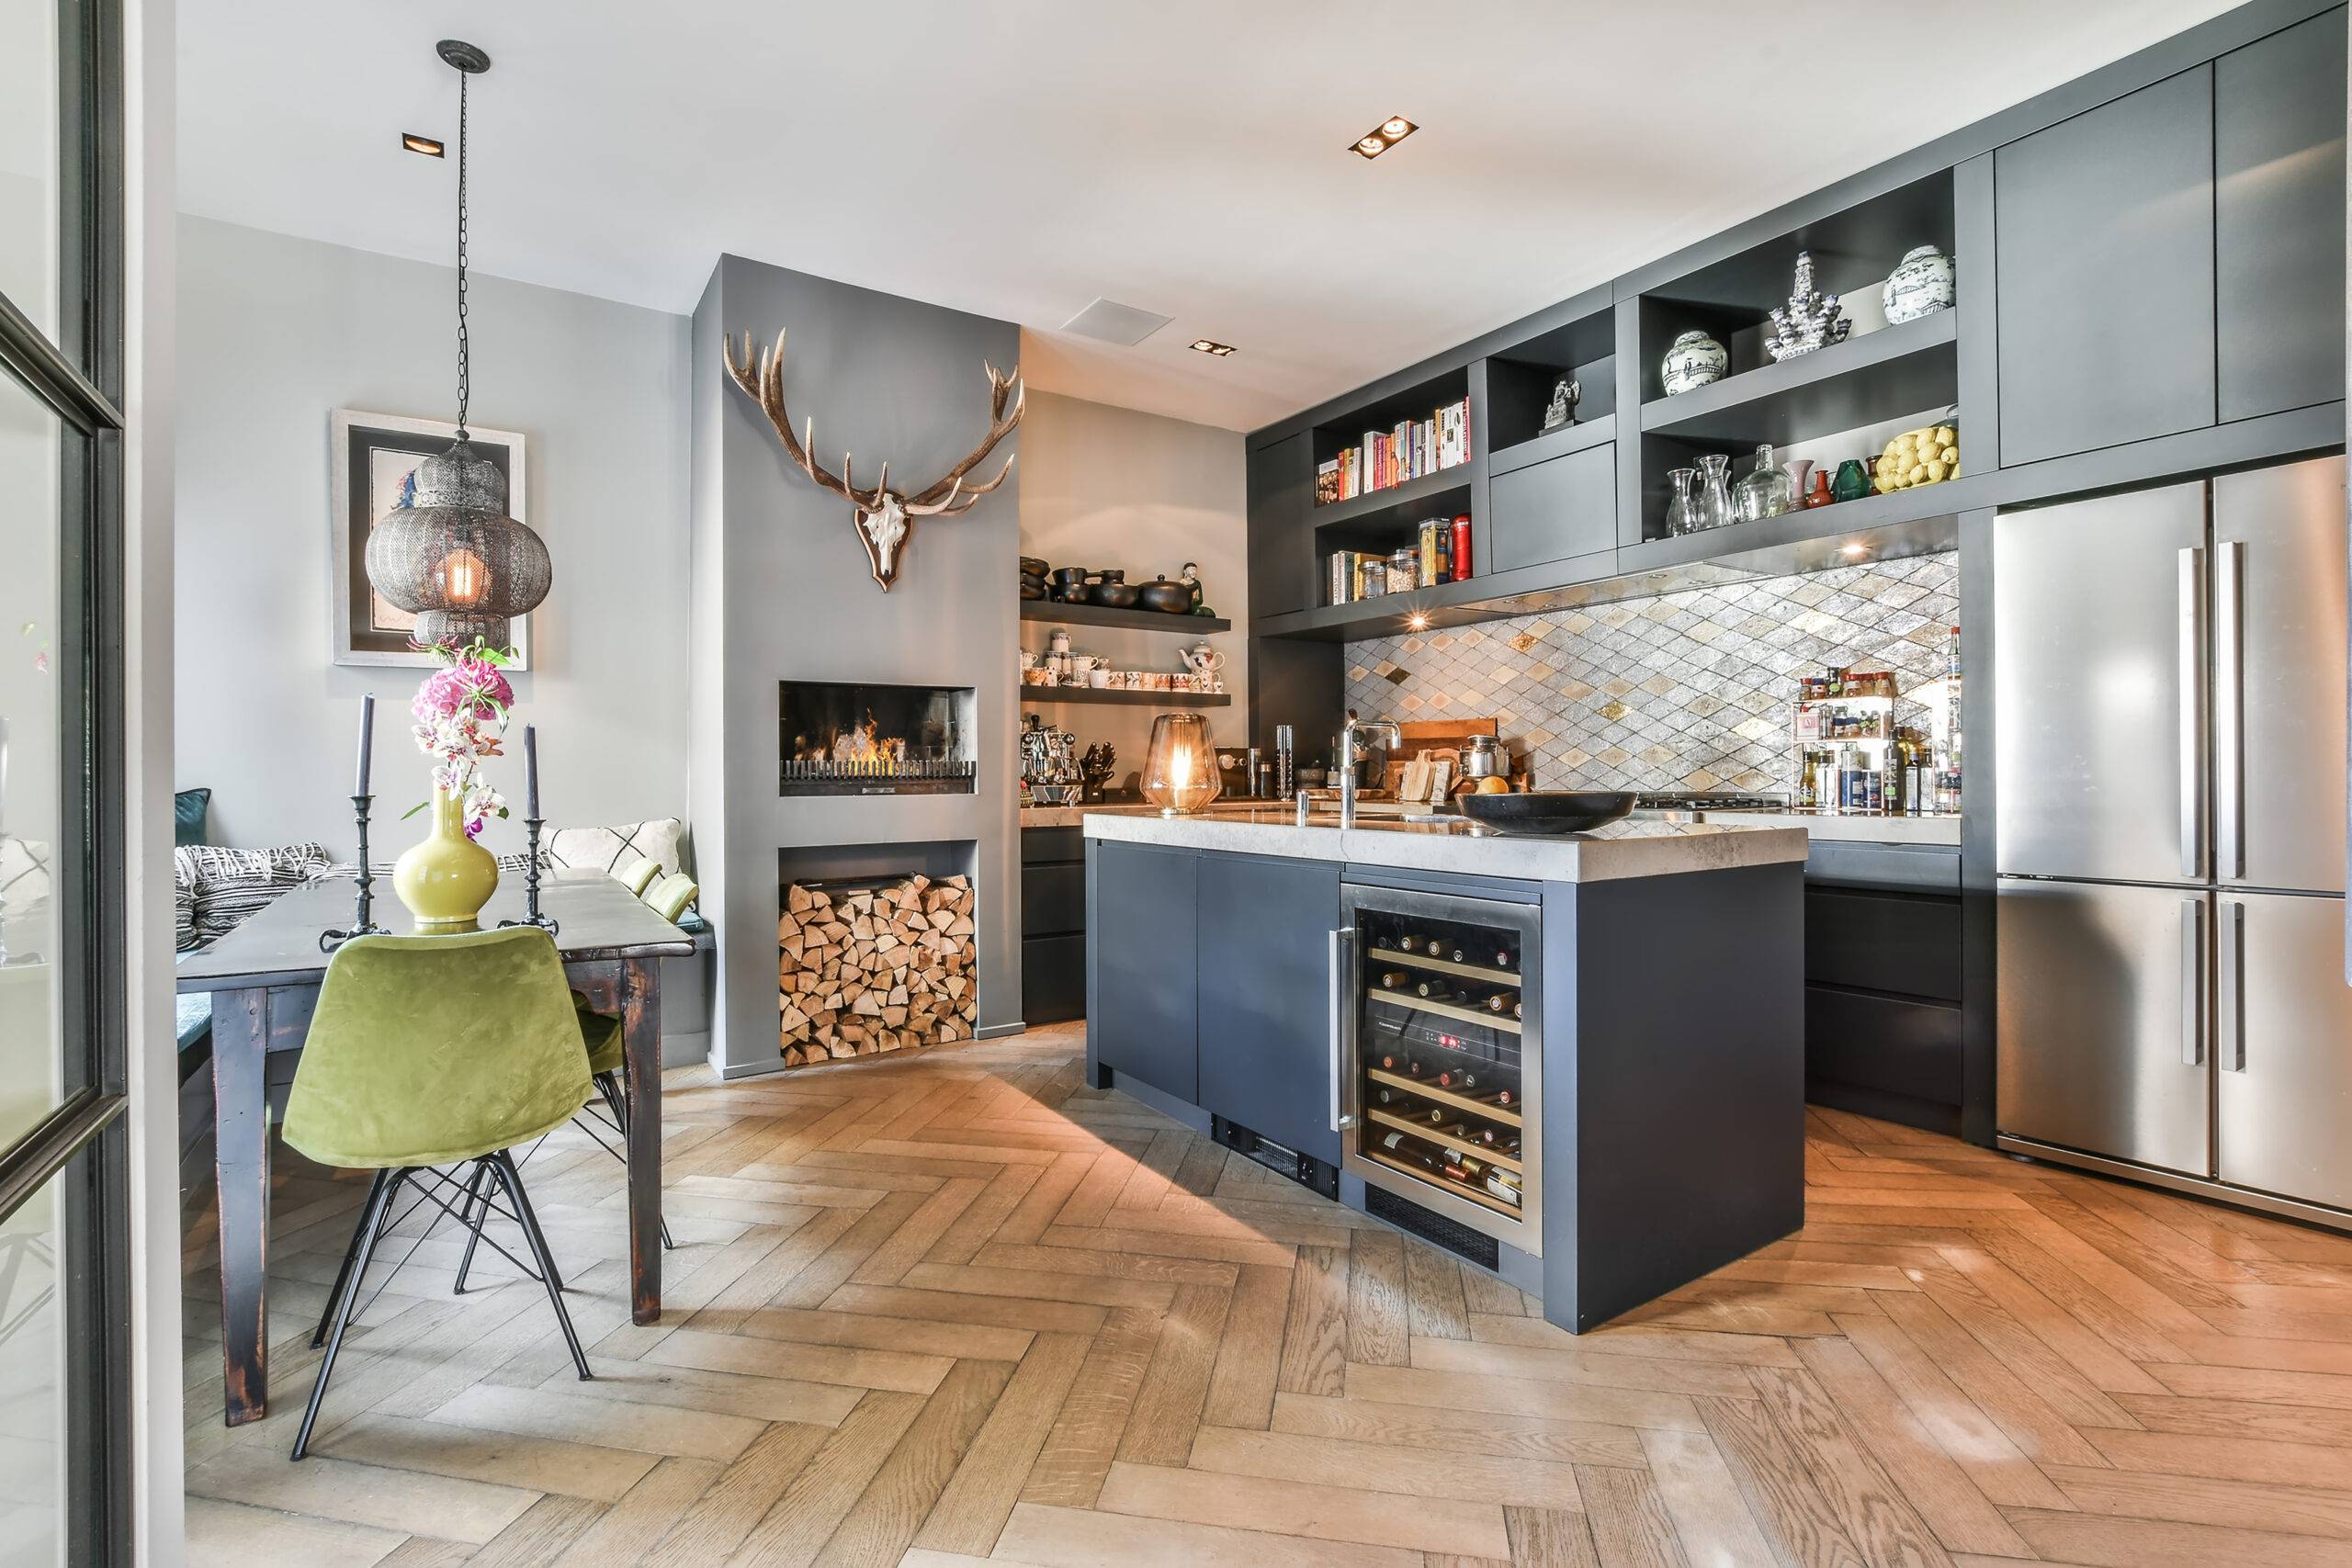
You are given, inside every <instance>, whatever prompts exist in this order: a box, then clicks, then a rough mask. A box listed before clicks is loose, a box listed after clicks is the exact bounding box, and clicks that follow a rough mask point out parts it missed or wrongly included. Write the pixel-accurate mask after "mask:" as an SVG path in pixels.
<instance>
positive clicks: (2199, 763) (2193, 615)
mask: <svg viewBox="0 0 2352 1568" xmlns="http://www.w3.org/2000/svg"><path fill="white" fill-rule="evenodd" d="M2204 632H2205V551H2204V549H2203V548H2202V547H2199V546H2195V545H2191V546H2188V547H2186V548H2184V549H2183V550H2182V551H2181V552H2180V674H2179V689H2180V874H2181V875H2183V876H2185V877H2190V878H2198V879H2201V878H2202V877H2203V876H2204V874H2205V701H2204V692H2205V648H2204V643H2205V637H2204Z"/></svg>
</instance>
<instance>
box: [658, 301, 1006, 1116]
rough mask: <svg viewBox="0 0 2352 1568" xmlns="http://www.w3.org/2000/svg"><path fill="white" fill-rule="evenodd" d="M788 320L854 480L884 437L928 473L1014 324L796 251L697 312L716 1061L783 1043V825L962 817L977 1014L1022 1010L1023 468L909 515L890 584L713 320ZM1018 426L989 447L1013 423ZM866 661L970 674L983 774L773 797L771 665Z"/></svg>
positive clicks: (696, 428)
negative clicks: (812, 476)
mask: <svg viewBox="0 0 2352 1568" xmlns="http://www.w3.org/2000/svg"><path fill="white" fill-rule="evenodd" d="M786 326H788V327H790V328H791V329H792V337H791V344H790V352H789V357H788V358H787V359H786V367H785V388H786V400H787V401H788V402H789V404H790V406H791V409H792V413H793V417H794V419H795V421H796V422H797V421H800V420H804V419H807V418H809V417H811V416H813V417H814V419H815V421H816V445H817V449H818V451H819V452H820V453H822V454H824V455H825V457H826V458H827V459H828V460H830V461H831V463H833V464H834V465H836V466H837V465H838V463H839V461H840V455H841V453H842V451H843V450H844V449H846V450H848V451H850V452H853V453H854V454H856V456H857V459H858V462H857V469H858V473H859V474H860V475H861V476H862V477H864V478H865V479H866V480H867V482H871V479H872V478H873V476H875V475H876V473H878V471H879V469H880V468H881V464H882V461H883V460H884V459H885V458H888V461H889V464H890V469H891V472H892V474H893V475H894V476H896V477H897V478H899V479H901V480H902V481H905V482H906V483H908V484H909V485H910V486H918V485H921V484H924V483H928V482H929V481H930V479H933V477H935V476H936V475H938V474H939V473H941V472H943V471H944V470H945V468H947V467H948V466H949V465H950V464H952V463H954V462H955V461H956V459H957V458H959V457H962V456H963V455H964V454H965V453H966V452H967V451H968V450H969V449H970V447H971V446H972V445H973V443H974V442H975V441H976V440H977V439H978V437H979V435H980V434H981V433H982V432H983V431H984V430H985V429H986V428H987V416H988V381H987V379H986V378H984V377H983V376H982V374H981V365H982V363H983V362H984V361H986V362H989V363H992V364H994V365H995V366H996V367H998V368H999V369H1005V368H1008V367H1011V366H1012V364H1013V363H1014V362H1015V360H1016V358H1017V356H1018V355H1019V353H1020V333H1019V330H1018V329H1017V328H1016V327H1014V326H1013V325H1012V323H1011V322H1009V321H989V320H988V319H986V318H984V317H979V316H969V315H966V314H964V313H962V312H961V311H956V310H944V309H942V308H940V307H938V306H933V305H924V304H920V303H918V302H916V301H913V300H910V299H899V298H896V297H895V296H892V295H888V294H878V293H876V292H874V291H872V290H870V289H865V288H853V287H851V286H849V285H847V284H842V283H836V282H832V281H831V280H829V279H826V278H820V277H812V276H808V275H807V274H805V273H796V272H788V271H786V270H784V269H782V268H780V267H773V266H767V265H763V264H761V263H757V262H752V261H746V260H743V259H741V258H740V257H735V256H727V257H722V258H721V259H720V261H719V264H718V267H717V268H716V269H715V270H714V271H713V273H712V275H711V279H710V282H709V284H708V286H707V288H706V289H705V291H704V294H703V298H702V302H701V304H700V305H699V307H698V308H697V309H696V310H695V319H694V334H693V344H694V348H693V354H694V382H693V405H694V407H693V413H692V416H691V423H692V427H693V432H694V443H695V451H694V456H693V459H692V469H693V474H694V483H695V494H694V502H693V512H694V519H695V542H694V570H693V581H694V617H695V639H696V647H697V649H698V652H699V655H700V657H698V659H697V661H696V669H697V671H698V672H699V675H700V677H701V679H700V683H699V685H698V687H697V690H696V692H695V702H694V704H693V711H694V715H695V732H694V773H695V814H696V825H695V835H696V842H697V848H698V852H699V856H700V862H701V865H702V870H703V874H702V881H703V885H704V887H705V892H706V898H705V903H706V908H711V909H713V910H714V911H715V912H716V917H717V919H718V932H719V975H720V987H719V991H720V996H721V998H722V1000H721V1002H720V1004H719V1005H718V1007H717V1008H716V1009H715V1010H714V1017H713V1057H714V1060H716V1061H717V1062H718V1064H719V1065H720V1066H721V1067H722V1069H723V1070H725V1071H727V1072H729V1073H743V1072H758V1071H763V1070H767V1069H771V1068H774V1067H776V1066H780V1058H779V1055H778V1052H777V1044H776V1010H775V966H776V950H775V937H774V935H773V933H774V931H775V921H776V914H777V902H778V900H777V865H778V859H777V856H778V851H779V850H782V849H786V848H789V847H791V846H795V845H816V844H877V843H893V842H920V841H925V840H969V841H970V842H971V843H972V844H973V845H974V871H975V877H976V881H977V885H978V893H979V921H978V924H979V963H980V989H979V1010H980V1016H979V1024H980V1027H981V1029H982V1030H984V1031H988V1030H1001V1029H1007V1028H1011V1027H1014V1026H1017V1025H1018V1023H1019V1021H1020V1017H1021V947H1020V938H1019V910H1020V887H1019V883H1018V880H1017V873H1018V863H1017V859H1016V848H1017V841H1016V840H1015V838H1014V832H1015V829H1014V818H1015V807H1016V800H1015V785H1014V775H1015V762H1014V748H1013V739H1012V736H1013V728H1014V725H1015V722H1016V720H1015V707H1014V704H1013V700H1012V699H1013V673H1012V671H1013V670H1014V667H1015V666H1014V659H1013V650H1014V647H1015V639H1014V634H1015V630H1016V627H1017V622H1016V619H1015V608H1014V606H1015V600H1014V596H1013V593H1012V588H1013V586H1014V577H1015V566H1014V562H1015V560H1016V558H1018V556H1019V553H1020V549H1019V520H1020V514H1021V494H1020V491H1021V479H1020V474H1021V470H1020V469H1019V468H1015V469H1014V470H1013V477H1012V479H1007V480H1006V481H1005V484H1004V486H1003V488H1002V489H1001V490H999V491H996V492H994V493H993V494H991V495H989V496H988V497H986V498H985V499H984V500H982V501H981V502H980V503H979V504H978V506H977V507H975V508H974V509H973V510H972V511H971V512H970V513H967V514H966V515H964V516H962V517H959V518H956V519H955V520H953V521H944V522H943V521H924V522H918V523H916V524H915V525H914V530H913V533H912V535H911V536H910V538H909V539H908V541H907V544H906V546H905V551H906V553H905V557H904V560H903V564H902V567H901V570H900V572H899V580H898V582H897V585H896V586H895V587H893V588H892V589H891V591H890V592H888V593H887V594H886V593H884V592H882V591H881V589H879V588H878V587H876V585H875V583H874V581H873V580H872V579H871V577H870V576H869V575H868V572H867V567H866V561H865V552H864V551H863V550H862V549H861V548H860V547H859V546H858V543H857V540H856V537H855V536H854V533H853V525H852V523H851V518H850V509H849V507H848V505H847V504H846V503H845V502H842V501H841V500H840V499H839V498H838V497H836V496H834V495H832V494H831V493H830V492H828V491H823V490H820V489H819V488H818V487H817V486H816V485H814V484H812V483H811V482H810V481H809V479H808V477H807V476H806V475H804V474H802V473H801V472H800V470H799V469H798V468H797V467H795V466H794V465H793V464H792V463H791V462H790V460H789V459H788V458H786V456H785V454H784V449H783V447H782V446H781V445H780V444H779V443H778V442H777V440H776V437H775V432H774V431H773V430H772V429H771V428H770V427H769V425H768V423H767V421H766V420H765V419H764V418H763V416H762V415H761V413H760V412H759V410H758V409H757V408H755V407H754V406H753V405H752V402H751V401H750V400H748V399H746V398H744V397H742V396H741V394H740V393H738V392H737V391H735V390H734V389H733V388H732V387H731V386H729V384H728V383H727V382H726V380H725V376H726V372H725V369H724V367H723V366H722V364H721V359H720V355H721V343H722V336H723V334H724V333H727V332H729V331H733V332H735V333H741V332H743V331H744V330H747V329H748V330H749V331H751V332H752V333H753V334H754V335H755V336H756V337H758V338H759V339H760V340H761V341H763V342H766V343H773V342H774V341H775V333H776V332H777V330H778V329H779V328H781V327H786ZM1019 441H1020V437H1019V436H1018V435H1017V434H1016V435H1015V436H1014V437H1012V439H1011V440H1009V441H1007V442H1006V443H1005V444H1004V446H1001V447H1000V448H999V449H998V455H999V457H1002V456H1005V455H1008V454H1010V453H1011V452H1012V451H1013V450H1014V449H1015V448H1016V447H1017V446H1018V445H1019ZM787 677H789V678H797V679H805V680H834V681H841V680H859V679H865V680H874V681H882V682H910V683H920V684H937V685H955V686H970V687H973V688H974V689H975V690H976V692H977V694H978V703H977V711H978V725H977V728H978V750H979V780H978V791H977V792H976V793H975V794H972V795H881V796H866V797H839V798H809V797H805V796H796V797H793V798H789V799H786V798H784V797H782V796H780V795H778V794H777V790H776V763H777V757H776V722H777V718H776V682H778V681H779V680H783V679H786V678H787Z"/></svg>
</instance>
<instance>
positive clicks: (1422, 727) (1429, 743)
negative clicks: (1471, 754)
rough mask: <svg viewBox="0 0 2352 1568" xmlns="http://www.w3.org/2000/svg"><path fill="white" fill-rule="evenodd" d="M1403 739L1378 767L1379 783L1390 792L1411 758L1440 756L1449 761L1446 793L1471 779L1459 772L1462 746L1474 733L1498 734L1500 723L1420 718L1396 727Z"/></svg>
mask: <svg viewBox="0 0 2352 1568" xmlns="http://www.w3.org/2000/svg"><path fill="white" fill-rule="evenodd" d="M1397 730H1398V732H1399V733H1400V734H1402V735H1403V737H1404V740H1403V743H1402V744H1401V745H1399V746H1397V748H1396V750H1392V751H1390V752H1389V753H1388V765H1387V766H1386V768H1385V769H1384V770H1383V771H1382V777H1381V781H1380V782H1381V784H1382V785H1383V786H1384V787H1385V788H1386V789H1387V790H1388V792H1389V793H1390V794H1392V795H1394V794H1396V793H1397V792H1398V791H1399V790H1400V789H1401V788H1402V787H1403V784H1404V782H1405V767H1406V764H1407V763H1408V762H1409V761H1412V760H1413V759H1414V758H1416V757H1419V758H1423V759H1426V760H1428V761H1437V760H1439V759H1441V758H1442V759H1444V760H1445V761H1450V762H1452V763H1453V769H1452V779H1451V782H1450V784H1449V785H1448V793H1449V794H1455V795H1458V794H1460V793H1461V792H1462V791H1463V789H1464V787H1465V786H1466V785H1467V784H1470V783H1471V781H1469V780H1467V779H1465V778H1464V776H1463V769H1462V749H1463V745H1464V742H1466V741H1467V740H1468V739H1470V738H1471V737H1472V736H1474V735H1492V736H1495V737H1497V738H1498V739H1499V738H1500V736H1501V735H1502V726H1501V724H1500V722H1499V721H1498V720H1496V719H1492V718H1443V719H1421V720H1417V721H1415V722H1412V723H1409V724H1400V725H1398V726H1397Z"/></svg>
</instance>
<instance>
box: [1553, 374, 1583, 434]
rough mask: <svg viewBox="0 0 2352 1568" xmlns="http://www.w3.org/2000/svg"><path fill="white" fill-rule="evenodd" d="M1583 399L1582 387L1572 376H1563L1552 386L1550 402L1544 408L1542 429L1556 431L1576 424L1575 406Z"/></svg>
mask: <svg viewBox="0 0 2352 1568" xmlns="http://www.w3.org/2000/svg"><path fill="white" fill-rule="evenodd" d="M1583 397H1584V385H1583V383H1582V382H1580V381H1578V380H1577V379H1576V378H1574V377H1573V376H1563V377H1561V378H1559V379H1558V380H1557V381H1555V382H1554V383H1553V384H1552V400H1551V401H1550V402H1549V403H1547V404H1545V405H1544V430H1547V431H1551V430H1557V429H1559V428H1560V426H1562V425H1564V424H1574V423H1576V422H1577V402H1578V401H1580V400H1582V399H1583Z"/></svg>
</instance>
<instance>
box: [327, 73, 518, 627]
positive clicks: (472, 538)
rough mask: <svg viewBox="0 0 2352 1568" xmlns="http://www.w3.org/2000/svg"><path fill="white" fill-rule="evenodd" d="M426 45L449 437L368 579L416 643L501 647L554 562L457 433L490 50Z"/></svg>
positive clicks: (390, 528)
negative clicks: (454, 173)
mask: <svg viewBox="0 0 2352 1568" xmlns="http://www.w3.org/2000/svg"><path fill="white" fill-rule="evenodd" d="M435 52H437V53H438V54H439V55H440V56H441V58H442V60H443V61H445V62H447V63H448V64H449V65H451V66H453V67H454V68H456V70H457V72H458V439H457V440H456V441H455V442H453V443H452V444H451V445H450V446H449V449H448V450H447V451H446V452H443V453H441V454H440V455H439V456H437V457H427V458H425V459H424V461H423V462H421V463H419V464H418V465H417V466H416V474H415V485H414V493H413V497H412V498H411V499H410V501H409V502H408V504H407V505H404V506H396V507H394V508H393V509H392V510H390V512H387V513H384V515H383V516H382V517H380V518H379V519H378V520H377V523H376V525H375V527H374V528H372V529H370V530H369V531H368V581H369V582H371V583H373V584H374V585H375V588H376V592H379V593H381V594H382V595H383V596H384V597H385V598H386V599H389V600H390V601H391V602H392V603H393V604H397V605H399V606H400V607H401V609H403V610H407V611H409V612H411V613H412V614H413V615H415V616H416V631H415V634H414V635H415V638H416V640H417V641H418V642H419V643H424V644H433V643H447V644H451V645H456V646H459V647H462V646H465V645H467V644H469V643H471V642H472V641H473V640H474V638H476V637H481V639H482V640H483V641H485V642H487V643H489V644H490V645H491V646H492V648H504V647H506V646H507V643H508V638H509V635H510V629H511V624H512V622H513V620H514V618H515V616H517V615H528V614H529V613H530V612H531V611H532V610H533V609H535V608H537V605H538V604H539V602H540V601H541V600H543V599H545V598H546V597H547V596H548V588H549V587H550V586H551V585H552V584H553V582H554V575H555V574H554V567H553V565H552V563H550V562H549V560H548V547H547V546H546V544H544V543H543V542H542V541H541V540H540V538H539V536H538V535H537V534H535V533H533V532H532V531H531V529H530V527H529V526H528V525H526V524H524V523H521V522H519V521H517V520H516V519H515V518H512V517H509V516H508V515H506V479H505V476H504V475H503V474H501V473H500V472H499V470H498V465H497V464H495V463H493V462H492V461H491V460H490V459H489V458H488V457H483V456H482V455H481V453H479V452H477V451H475V450H474V449H473V447H472V446H469V444H468V443H467V440H466V409H467V404H468V401H469V396H470V394H471V391H472V384H471V372H472V362H471V355H470V353H469V344H468V343H467V338H466V83H467V82H468V80H469V78H471V77H474V76H479V75H480V74H481V73H483V72H485V71H487V70H489V69H490V56H489V55H487V54H484V53H483V52H482V51H481V50H479V49H477V48H475V47H474V46H473V45H472V44H469V43H463V42H460V41H458V39H442V40H441V42H440V44H439V46H438V47H437V49H436V51H435Z"/></svg>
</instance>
